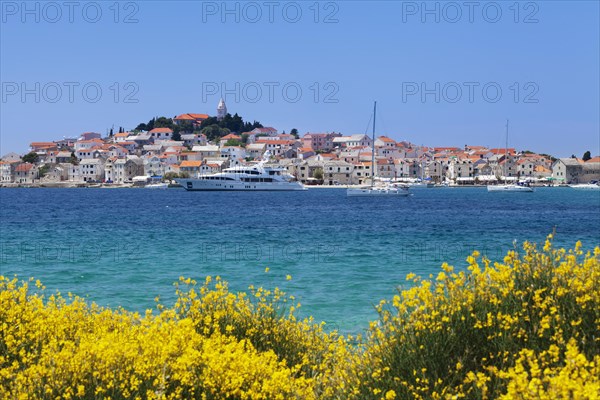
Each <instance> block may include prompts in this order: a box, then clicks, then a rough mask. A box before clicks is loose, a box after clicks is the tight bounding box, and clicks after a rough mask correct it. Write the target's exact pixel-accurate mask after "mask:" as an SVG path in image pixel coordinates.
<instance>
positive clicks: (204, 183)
mask: <svg viewBox="0 0 600 400" xmlns="http://www.w3.org/2000/svg"><path fill="white" fill-rule="evenodd" d="M269 157H270V154H268V152H267V153H265V156H264V157H263V159H262V161H260V162H259V163H258V164H256V165H251V166H236V167H231V168H226V169H224V170H223V172H219V173H216V174H211V175H200V176H197V177H195V178H182V179H175V180H176V181H177V183H179V184H180V185H181V186H182V187H183V188H184V189H185V190H190V191H196V190H205V191H207V190H221V191H290V190H306V188H305V187H304V186H303V185H302V184H301V183H300V182H298V181H296V180H295V179H294V177H293V176H292V175H290V174H289V173H287V170H286V169H285V168H283V167H269V166H267V165H266V163H267V161H268V159H269Z"/></svg>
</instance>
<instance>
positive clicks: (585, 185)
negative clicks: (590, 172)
mask: <svg viewBox="0 0 600 400" xmlns="http://www.w3.org/2000/svg"><path fill="white" fill-rule="evenodd" d="M569 187H570V188H572V189H582V190H600V185H596V184H595V183H579V184H576V185H569Z"/></svg>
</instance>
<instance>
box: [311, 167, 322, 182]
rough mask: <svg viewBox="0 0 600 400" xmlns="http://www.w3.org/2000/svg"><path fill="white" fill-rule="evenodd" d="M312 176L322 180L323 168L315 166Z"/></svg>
mask: <svg viewBox="0 0 600 400" xmlns="http://www.w3.org/2000/svg"><path fill="white" fill-rule="evenodd" d="M313 178H315V179H317V180H319V181H322V180H323V168H317V169H315V172H313Z"/></svg>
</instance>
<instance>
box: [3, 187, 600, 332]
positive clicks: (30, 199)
mask: <svg viewBox="0 0 600 400" xmlns="http://www.w3.org/2000/svg"><path fill="white" fill-rule="evenodd" d="M0 223H1V225H0V274H3V275H6V276H13V275H15V274H16V275H18V276H19V277H21V278H27V277H35V278H37V279H40V280H41V281H42V282H43V283H44V284H45V285H46V286H47V288H48V290H49V291H57V290H58V291H60V292H62V293H67V292H72V293H75V294H78V295H81V296H84V297H87V298H89V299H90V300H92V301H95V302H97V303H99V304H101V305H107V306H122V307H124V308H126V309H130V310H136V311H143V310H145V309H147V308H153V307H154V306H155V302H154V298H155V297H156V296H160V297H161V302H162V303H165V304H171V303H172V302H173V300H174V298H175V296H174V287H173V282H175V281H177V280H178V277H179V276H185V277H191V278H194V279H197V280H203V279H204V277H206V276H207V275H213V276H215V275H220V276H221V277H223V278H224V279H225V280H227V281H228V282H229V283H230V287H231V288H232V289H234V290H245V289H246V288H247V287H248V286H249V285H255V286H264V287H275V286H278V287H280V288H283V289H284V290H285V291H286V292H288V293H289V294H293V295H294V296H296V298H298V299H299V301H300V302H301V303H302V313H303V314H304V315H313V316H314V317H315V319H316V320H319V321H325V322H326V323H327V326H328V327H329V328H337V329H341V330H342V331H344V332H348V333H357V332H360V331H361V330H363V329H364V328H366V327H367V326H368V321H370V320H372V319H374V318H376V313H375V311H374V308H373V305H374V304H377V303H378V302H379V300H381V299H383V298H391V297H392V296H393V295H394V294H395V293H396V289H397V288H398V287H406V281H405V277H406V275H407V274H408V273H409V272H415V273H417V274H420V275H424V276H426V275H429V274H431V273H437V271H438V270H439V266H440V265H441V263H442V262H443V261H447V262H448V263H450V264H453V265H454V266H455V267H456V268H464V267H465V258H466V257H467V255H468V254H469V253H470V252H471V251H472V250H474V249H478V250H480V251H481V252H482V253H484V254H486V255H487V256H488V257H489V258H491V259H493V260H499V259H501V258H502V256H503V254H504V253H505V252H506V251H507V250H508V249H511V248H513V243H515V242H516V243H517V245H519V243H521V242H522V241H524V240H529V241H535V242H543V240H544V238H545V237H546V235H547V234H549V233H551V232H552V230H553V229H556V233H557V234H556V240H555V243H556V244H557V245H561V246H572V245H573V244H574V243H575V241H577V240H581V241H582V242H583V244H584V248H587V249H592V248H593V247H594V246H599V245H600V192H598V191H577V190H573V189H570V188H539V189H536V191H535V192H534V193H487V191H486V189H485V188H440V189H415V190H413V195H412V196H410V197H408V198H375V199H374V198H355V197H353V198H348V197H346V194H345V190H342V189H313V190H309V191H305V192H289V193H270V192H256V193H251V192H246V193H230V192H220V193H219V192H215V193H208V192H186V191H184V190H181V189H169V190H147V189H114V190H109V189H0ZM266 267H269V269H270V271H269V272H268V273H265V268H266ZM288 274H289V275H291V276H292V280H291V281H287V280H286V275H288Z"/></svg>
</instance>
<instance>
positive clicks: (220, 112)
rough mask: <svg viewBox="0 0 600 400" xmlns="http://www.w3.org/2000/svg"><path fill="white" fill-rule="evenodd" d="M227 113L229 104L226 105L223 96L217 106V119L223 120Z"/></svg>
mask: <svg viewBox="0 0 600 400" xmlns="http://www.w3.org/2000/svg"><path fill="white" fill-rule="evenodd" d="M226 115H227V106H226V105H225V101H224V100H223V98H222V97H221V100H219V105H218V106H217V120H218V121H221V120H222V119H223V118H225V116H226Z"/></svg>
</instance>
